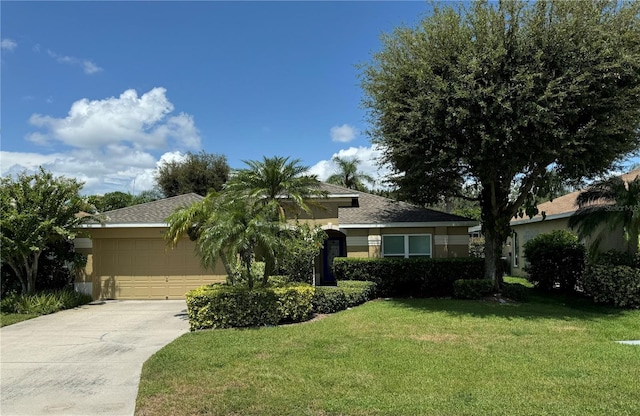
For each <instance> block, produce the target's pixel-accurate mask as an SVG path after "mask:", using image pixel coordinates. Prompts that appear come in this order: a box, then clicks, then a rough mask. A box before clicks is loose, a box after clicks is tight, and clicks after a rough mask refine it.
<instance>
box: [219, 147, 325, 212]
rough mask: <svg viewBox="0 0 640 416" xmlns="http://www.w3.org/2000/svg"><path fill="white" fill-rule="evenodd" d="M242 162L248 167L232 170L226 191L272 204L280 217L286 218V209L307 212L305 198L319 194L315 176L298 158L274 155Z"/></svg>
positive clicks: (270, 205) (264, 203)
mask: <svg viewBox="0 0 640 416" xmlns="http://www.w3.org/2000/svg"><path fill="white" fill-rule="evenodd" d="M244 163H245V164H246V165H247V166H248V167H247V168H246V169H239V170H236V171H234V172H233V176H232V179H231V180H230V181H229V183H228V184H227V186H226V187H225V191H226V192H229V193H232V194H235V195H236V198H247V197H248V198H251V199H253V200H255V201H256V203H259V204H263V205H265V206H269V207H271V209H273V210H275V211H277V214H278V216H279V217H280V220H281V221H284V220H285V219H286V213H290V214H292V215H294V216H295V214H297V213H299V212H300V211H304V212H306V213H310V212H311V208H310V207H309V205H308V204H307V202H308V200H309V199H310V198H312V197H318V196H321V194H322V192H320V190H319V186H320V181H318V178H317V176H316V175H308V174H307V172H308V170H309V167H308V166H304V165H302V164H301V163H300V159H293V160H289V158H288V157H281V156H274V157H271V158H268V157H264V158H263V160H261V161H259V160H249V161H245V162H244Z"/></svg>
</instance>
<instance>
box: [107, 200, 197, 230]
mask: <svg viewBox="0 0 640 416" xmlns="http://www.w3.org/2000/svg"><path fill="white" fill-rule="evenodd" d="M203 199H204V198H203V197H201V196H200V195H198V194H194V193H191V194H185V195H178V196H174V197H171V198H165V199H159V200H157V201H152V202H147V203H144V204H138V205H133V206H130V207H126V208H120V209H114V210H113V211H107V212H104V213H102V215H104V216H105V217H106V220H105V221H104V223H105V224H164V223H166V219H167V217H168V216H169V215H170V214H171V213H172V212H173V211H175V210H176V209H177V208H183V207H188V206H189V205H191V204H193V203H194V202H199V201H202V200H203Z"/></svg>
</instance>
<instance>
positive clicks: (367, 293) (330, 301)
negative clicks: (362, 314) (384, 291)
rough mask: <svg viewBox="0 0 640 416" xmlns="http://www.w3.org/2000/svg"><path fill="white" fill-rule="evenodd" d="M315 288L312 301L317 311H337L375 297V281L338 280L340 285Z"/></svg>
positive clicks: (314, 309)
mask: <svg viewBox="0 0 640 416" xmlns="http://www.w3.org/2000/svg"><path fill="white" fill-rule="evenodd" d="M315 289H316V292H315V294H314V295H313V302H312V303H313V311H314V312H316V313H335V312H338V311H341V310H344V309H347V308H351V307H353V306H357V305H360V304H362V303H364V302H366V301H368V300H371V299H373V298H374V297H375V283H373V282H363V281H338V286H316V288H315Z"/></svg>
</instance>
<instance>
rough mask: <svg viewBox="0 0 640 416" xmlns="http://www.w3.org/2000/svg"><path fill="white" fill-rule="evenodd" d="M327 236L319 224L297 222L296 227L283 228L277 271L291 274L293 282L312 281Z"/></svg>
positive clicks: (282, 273)
mask: <svg viewBox="0 0 640 416" xmlns="http://www.w3.org/2000/svg"><path fill="white" fill-rule="evenodd" d="M326 238H327V233H325V232H324V231H323V230H322V228H321V227H320V226H319V225H316V226H314V227H311V226H310V225H309V224H307V223H302V224H300V223H296V226H295V227H293V228H289V229H285V230H282V231H281V233H280V239H281V240H282V247H281V252H279V253H277V255H276V257H277V259H276V264H277V269H276V273H278V274H281V275H285V276H289V280H290V281H292V282H305V283H310V282H311V280H312V279H313V271H314V265H315V259H316V258H317V257H318V256H319V255H320V251H321V250H322V247H323V243H324V240H325V239H326Z"/></svg>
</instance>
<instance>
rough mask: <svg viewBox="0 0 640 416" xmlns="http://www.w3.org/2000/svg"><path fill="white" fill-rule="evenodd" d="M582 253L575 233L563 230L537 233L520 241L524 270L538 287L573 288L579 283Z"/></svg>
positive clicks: (581, 247) (567, 290)
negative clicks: (522, 245) (524, 241)
mask: <svg viewBox="0 0 640 416" xmlns="http://www.w3.org/2000/svg"><path fill="white" fill-rule="evenodd" d="M585 253H586V252H585V248H584V245H582V244H581V243H580V242H579V241H578V237H577V236H576V235H575V234H573V233H571V232H569V231H567V230H556V231H552V232H551V233H545V234H540V235H538V236H536V237H535V238H533V239H532V240H529V241H528V242H527V243H525V245H524V255H525V257H526V260H527V265H526V266H525V268H524V270H525V271H526V272H527V273H528V274H529V276H528V279H529V281H530V282H531V283H533V285H534V286H535V287H536V288H538V289H542V290H545V291H551V290H553V289H556V288H558V289H560V290H562V291H564V292H573V291H575V290H576V288H577V286H581V280H582V275H583V273H584V265H585V259H586V254H585Z"/></svg>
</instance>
